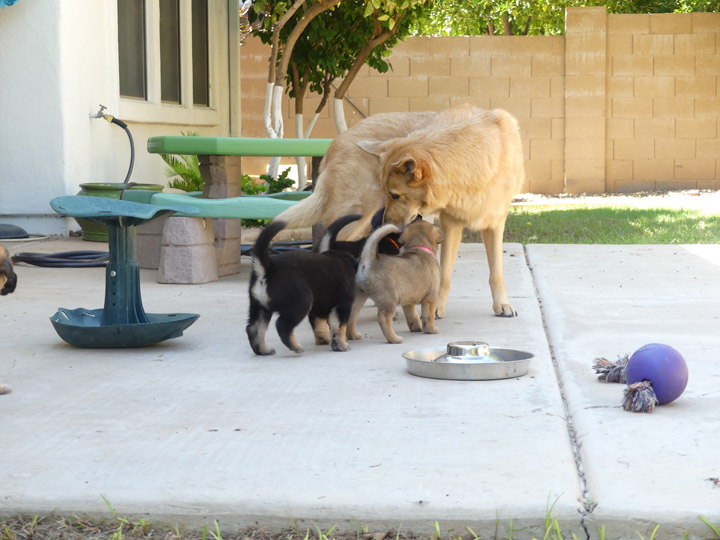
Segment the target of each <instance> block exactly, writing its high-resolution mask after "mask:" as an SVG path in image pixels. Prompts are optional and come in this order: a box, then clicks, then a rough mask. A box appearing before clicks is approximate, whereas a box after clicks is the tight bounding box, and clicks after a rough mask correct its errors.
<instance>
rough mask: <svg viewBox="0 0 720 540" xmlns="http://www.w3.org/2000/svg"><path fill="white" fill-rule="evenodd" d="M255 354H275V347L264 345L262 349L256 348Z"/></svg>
mask: <svg viewBox="0 0 720 540" xmlns="http://www.w3.org/2000/svg"><path fill="white" fill-rule="evenodd" d="M255 354H257V355H258V356H271V355H273V354H275V349H271V348H269V347H263V348H262V349H255Z"/></svg>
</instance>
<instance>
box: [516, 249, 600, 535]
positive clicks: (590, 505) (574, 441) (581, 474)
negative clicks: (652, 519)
mask: <svg viewBox="0 0 720 540" xmlns="http://www.w3.org/2000/svg"><path fill="white" fill-rule="evenodd" d="M523 254H524V255H525V264H526V265H527V267H528V270H529V271H530V275H531V276H532V281H533V288H534V289H535V297H536V298H537V302H538V306H539V307H540V317H541V318H542V325H543V331H544V332H545V338H546V339H547V343H548V349H549V351H550V359H551V360H552V364H553V369H554V370H555V378H556V379H557V382H558V388H559V390H560V397H561V399H562V403H563V409H564V410H565V425H566V427H567V432H568V438H569V440H570V447H571V449H572V454H573V458H574V460H575V471H576V473H577V478H578V483H579V485H580V493H581V496H582V499H581V500H580V503H581V506H580V508H578V513H579V514H580V524H581V525H582V528H583V530H584V531H585V535H586V538H587V540H590V532H589V531H588V528H587V524H586V519H587V517H588V516H589V515H590V514H592V512H593V510H595V507H596V506H597V503H596V502H595V501H594V500H593V498H592V497H591V495H590V491H589V489H588V485H587V478H586V477H585V466H584V465H583V461H582V455H581V453H580V449H581V447H582V443H581V442H580V441H579V437H578V434H577V430H576V429H575V422H574V421H573V414H572V412H571V411H570V405H569V403H568V399H567V396H566V393H565V384H564V382H563V378H562V375H561V373H560V367H559V366H558V362H557V358H556V356H555V347H554V345H553V341H552V336H551V334H550V331H549V329H548V325H547V318H546V314H545V308H544V306H543V301H542V297H541V296H540V291H539V289H538V284H537V279H536V276H535V272H534V269H533V266H532V264H531V263H530V259H529V257H528V252H527V246H526V245H523Z"/></svg>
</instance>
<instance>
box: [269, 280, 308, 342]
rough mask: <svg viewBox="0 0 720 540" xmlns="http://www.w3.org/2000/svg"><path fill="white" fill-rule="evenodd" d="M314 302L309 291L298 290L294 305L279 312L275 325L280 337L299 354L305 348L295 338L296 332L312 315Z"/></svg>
mask: <svg viewBox="0 0 720 540" xmlns="http://www.w3.org/2000/svg"><path fill="white" fill-rule="evenodd" d="M312 301H313V297H312V293H310V292H309V291H307V290H298V291H297V292H296V294H295V298H293V302H292V304H290V305H285V306H283V308H282V309H279V310H278V312H279V313H280V316H279V317H278V320H277V322H276V323H275V326H276V328H277V331H278V335H279V336H280V339H281V340H282V342H283V343H284V344H285V346H286V347H287V348H288V349H290V350H291V351H294V352H296V353H298V354H300V353H302V352H303V348H302V347H301V346H300V343H299V342H298V340H297V339H296V338H295V334H294V330H295V327H296V326H297V325H298V324H300V322H301V321H302V320H303V319H304V318H305V317H306V316H307V315H308V314H309V313H310V308H311V307H312Z"/></svg>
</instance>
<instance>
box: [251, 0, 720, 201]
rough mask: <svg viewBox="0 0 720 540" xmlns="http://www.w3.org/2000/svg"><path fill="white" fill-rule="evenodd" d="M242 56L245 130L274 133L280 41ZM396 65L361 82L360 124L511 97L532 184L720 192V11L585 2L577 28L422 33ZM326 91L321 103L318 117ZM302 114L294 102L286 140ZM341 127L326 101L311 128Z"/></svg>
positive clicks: (308, 108)
mask: <svg viewBox="0 0 720 540" xmlns="http://www.w3.org/2000/svg"><path fill="white" fill-rule="evenodd" d="M242 52H243V56H242V77H243V78H242V108H243V112H242V122H243V135H244V136H249V137H255V136H257V137H262V136H265V130H264V127H263V104H264V96H265V87H266V82H267V60H268V57H269V49H268V48H267V47H265V46H263V45H262V44H260V43H259V41H258V40H252V39H250V40H248V42H247V44H246V45H245V46H244V47H243V49H242ZM390 62H391V64H392V66H393V70H392V71H390V72H388V73H385V74H379V73H377V72H375V71H372V70H370V69H369V68H367V67H364V68H363V70H362V71H361V73H360V74H359V75H358V77H357V78H356V80H355V82H354V83H353V84H352V86H351V87H350V91H349V93H348V96H347V97H348V99H347V100H346V102H345V115H346V118H347V122H348V125H349V126H352V125H353V124H354V123H355V122H357V121H358V120H360V119H362V118H363V117H365V116H368V115H371V114H376V113H379V112H388V111H422V110H441V109H443V108H446V107H451V106H454V105H459V104H462V103H470V104H472V105H475V106H478V107H483V108H494V107H500V108H504V109H507V110H508V111H510V112H512V113H513V114H514V115H515V116H517V118H518V120H519V122H520V126H521V129H522V137H523V145H524V149H525V157H526V170H527V184H526V186H525V191H528V192H534V193H563V192H565V193H583V192H586V193H602V192H606V191H607V192H620V191H638V190H645V189H691V188H715V189H718V188H720V13H695V14H656V15H612V14H607V13H606V11H605V8H604V7H590V8H571V9H568V11H567V17H566V32H565V35H564V36H510V37H508V36H490V37H488V36H471V37H438V38H429V37H417V38H409V39H407V40H406V41H405V42H403V43H401V44H399V45H398V46H397V47H395V48H394V49H393V53H392V56H391V57H390ZM318 101H319V99H313V100H307V103H306V104H305V119H306V122H307V120H308V119H309V118H310V116H311V115H312V112H313V111H314V108H315V106H316V105H317V103H318ZM294 116H295V115H294V109H293V108H292V106H291V104H290V102H289V101H288V104H286V109H285V132H286V136H295V129H294ZM336 135H337V132H336V130H335V124H334V120H333V118H332V113H331V112H330V111H329V108H326V110H325V111H324V112H323V114H322V116H321V118H320V120H319V121H318V123H317V125H316V127H315V129H314V130H313V133H312V135H311V136H312V137H335V136H336ZM265 165H266V160H245V163H244V166H245V168H246V171H248V172H262V170H264V167H265Z"/></svg>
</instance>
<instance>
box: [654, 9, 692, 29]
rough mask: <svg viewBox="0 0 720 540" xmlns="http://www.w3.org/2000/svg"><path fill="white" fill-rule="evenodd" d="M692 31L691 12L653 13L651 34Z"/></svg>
mask: <svg viewBox="0 0 720 540" xmlns="http://www.w3.org/2000/svg"><path fill="white" fill-rule="evenodd" d="M691 32H692V16H691V14H690V13H651V14H650V33H651V34H689V33H691Z"/></svg>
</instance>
